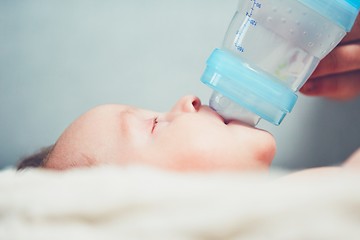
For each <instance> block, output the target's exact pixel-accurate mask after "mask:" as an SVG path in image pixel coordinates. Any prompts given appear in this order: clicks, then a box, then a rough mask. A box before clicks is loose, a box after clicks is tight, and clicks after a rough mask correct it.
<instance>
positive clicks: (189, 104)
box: [172, 95, 201, 112]
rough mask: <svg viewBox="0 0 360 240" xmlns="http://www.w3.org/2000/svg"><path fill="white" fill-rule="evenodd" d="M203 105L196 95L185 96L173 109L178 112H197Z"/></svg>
mask: <svg viewBox="0 0 360 240" xmlns="http://www.w3.org/2000/svg"><path fill="white" fill-rule="evenodd" d="M200 107H201V101H200V99H199V98H198V97H196V96H191V95H189V96H185V97H182V98H180V100H179V101H178V102H177V103H176V104H175V106H174V107H173V108H172V111H176V112H197V111H199V109H200Z"/></svg>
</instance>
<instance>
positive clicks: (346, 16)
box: [201, 0, 360, 125]
mask: <svg viewBox="0 0 360 240" xmlns="http://www.w3.org/2000/svg"><path fill="white" fill-rule="evenodd" d="M359 8H360V0H331V1H329V0H266V1H265V0H240V1H239V7H238V9H237V11H236V13H235V15H234V17H233V19H232V21H231V23H230V26H229V28H228V31H227V33H226V35H225V39H224V42H223V46H222V47H221V48H220V49H215V51H214V52H213V53H212V55H211V56H210V58H209V59H208V61H207V68H206V70H205V72H204V74H203V76H202V78H201V80H202V82H204V83H205V84H207V85H208V86H210V87H211V88H213V89H214V93H213V94H212V96H211V98H210V106H211V107H212V108H214V109H215V110H216V111H217V112H218V113H219V114H220V115H222V116H223V117H224V118H225V119H227V120H231V119H237V120H241V121H243V122H246V123H248V124H250V125H256V124H257V123H258V121H259V120H260V119H261V118H263V119H265V120H267V121H269V122H272V123H273V124H275V125H279V124H280V123H281V121H282V120H283V119H284V117H285V116H286V114H287V113H289V112H290V111H291V110H292V108H293V107H294V105H295V103H296V100H297V95H296V92H297V91H298V90H299V89H300V88H301V87H302V86H303V84H304V83H305V82H306V80H307V79H308V78H309V77H310V75H311V74H312V73H313V71H314V70H315V68H316V66H317V65H318V64H319V62H320V60H321V59H322V58H324V57H325V56H326V55H327V54H328V53H329V52H330V51H331V50H332V49H333V48H335V46H336V45H337V44H338V43H339V42H340V41H341V40H342V39H343V37H344V36H345V35H346V32H348V31H350V30H351V28H352V25H353V24H354V21H355V19H356V16H357V14H358V12H359Z"/></svg>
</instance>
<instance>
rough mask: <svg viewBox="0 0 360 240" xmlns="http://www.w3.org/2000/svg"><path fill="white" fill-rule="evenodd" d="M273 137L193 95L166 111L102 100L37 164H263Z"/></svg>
mask: <svg viewBox="0 0 360 240" xmlns="http://www.w3.org/2000/svg"><path fill="white" fill-rule="evenodd" d="M274 154H275V141H274V139H273V137H272V136H271V135H270V134H269V133H268V132H265V131H263V130H259V129H256V128H253V127H250V126H247V125H245V124H242V123H240V122H237V121H230V122H229V123H224V120H223V119H222V118H221V117H220V116H219V115H218V114H217V113H216V112H215V111H213V110H211V109H210V108H209V107H208V106H204V105H201V102H200V100H199V99H198V98H197V97H193V96H186V97H183V98H181V99H180V100H179V101H178V102H177V103H176V104H175V106H174V107H173V108H172V109H171V111H170V112H167V113H158V112H153V111H147V110H143V109H138V108H133V107H130V106H124V105H104V106H100V107H97V108H94V109H92V110H90V111H89V112H87V113H85V114H84V115H82V116H80V117H79V118H78V119H77V120H75V121H74V122H73V123H72V124H71V125H70V126H69V127H68V128H67V129H66V130H65V131H64V133H63V134H62V135H61V136H60V138H59V139H58V141H57V142H56V144H55V146H54V147H53V148H52V150H51V151H50V153H49V154H48V155H47V157H46V158H45V161H44V162H43V163H42V164H40V165H42V166H43V167H44V168H49V169H57V170H65V169H69V168H74V167H88V166H95V165H101V164H110V165H121V166H126V165H130V164H145V165H151V166H156V167H160V168H164V169H172V170H179V171H187V170H194V171H207V170H257V169H266V168H268V167H269V165H270V163H271V160H272V159H273V157H274Z"/></svg>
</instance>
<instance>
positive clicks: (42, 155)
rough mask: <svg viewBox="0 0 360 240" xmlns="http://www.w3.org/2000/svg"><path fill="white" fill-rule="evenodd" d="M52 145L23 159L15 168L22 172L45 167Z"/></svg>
mask: <svg viewBox="0 0 360 240" xmlns="http://www.w3.org/2000/svg"><path fill="white" fill-rule="evenodd" d="M53 148H54V145H51V146H48V147H44V148H41V149H40V150H39V151H38V152H36V153H34V154H32V155H30V156H28V157H25V158H24V159H22V160H21V161H20V163H19V164H18V166H17V170H23V169H26V168H41V167H43V166H44V165H45V163H46V161H47V158H48V156H49V155H50V153H51V151H52V149H53Z"/></svg>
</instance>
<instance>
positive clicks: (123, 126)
mask: <svg viewBox="0 0 360 240" xmlns="http://www.w3.org/2000/svg"><path fill="white" fill-rule="evenodd" d="M135 114H136V111H135V110H134V109H132V108H127V109H124V110H123V111H122V112H121V113H120V114H119V126H120V133H121V135H122V136H124V137H125V138H128V137H130V131H129V129H130V127H131V123H130V119H129V117H131V116H133V115H135Z"/></svg>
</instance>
